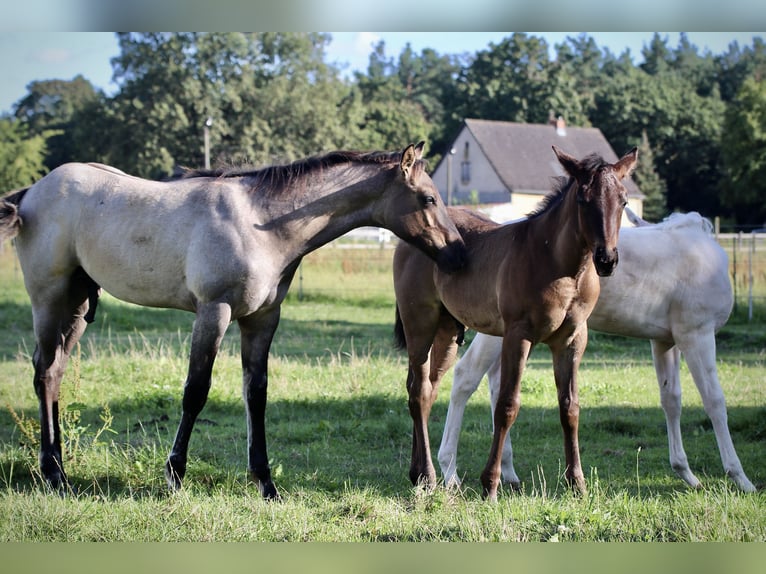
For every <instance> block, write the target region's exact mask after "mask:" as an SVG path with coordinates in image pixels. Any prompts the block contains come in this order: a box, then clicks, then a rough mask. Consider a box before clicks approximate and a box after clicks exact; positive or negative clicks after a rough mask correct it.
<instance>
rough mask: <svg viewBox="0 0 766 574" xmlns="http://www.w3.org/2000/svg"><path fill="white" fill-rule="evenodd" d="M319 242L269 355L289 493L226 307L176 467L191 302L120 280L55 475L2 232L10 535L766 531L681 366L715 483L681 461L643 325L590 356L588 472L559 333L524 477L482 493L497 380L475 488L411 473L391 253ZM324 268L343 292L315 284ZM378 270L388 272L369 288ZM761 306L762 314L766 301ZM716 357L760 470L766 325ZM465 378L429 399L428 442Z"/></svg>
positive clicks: (5, 511)
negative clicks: (172, 467)
mask: <svg viewBox="0 0 766 574" xmlns="http://www.w3.org/2000/svg"><path fill="white" fill-rule="evenodd" d="M355 266H356V267H358V266H359V264H358V263H348V262H346V263H344V259H343V257H340V258H339V259H337V258H336V259H333V258H332V257H331V256H330V255H329V253H328V252H325V251H322V250H320V251H319V252H318V253H316V254H313V255H312V256H311V257H310V258H308V259H307V261H306V262H305V264H304V269H303V270H302V272H303V274H304V279H305V280H306V282H305V283H304V290H303V293H301V294H300V295H301V296H300V297H299V296H298V280H297V279H296V284H295V285H294V287H293V290H292V292H291V295H290V297H289V298H288V301H287V302H286V304H285V306H284V310H283V319H282V322H281V324H280V327H279V330H278V332H277V337H276V340H275V342H274V345H273V349H272V358H271V363H270V386H269V405H268V408H267V435H268V439H269V453H270V456H271V459H272V460H271V462H272V469H273V471H274V474H275V477H276V483H277V486H278V488H280V490H281V492H282V495H283V497H284V500H283V501H282V502H281V503H265V502H264V501H262V500H261V499H260V496H259V494H258V490H257V488H256V487H255V486H254V485H253V484H250V483H249V482H248V479H247V474H246V432H245V425H244V407H243V403H242V400H241V372H240V361H239V354H238V353H239V336H238V333H237V329H236V326H232V327H231V328H230V331H229V333H228V334H227V337H226V340H225V342H224V345H223V349H222V352H221V354H220V356H219V359H218V361H217V363H216V367H215V370H214V374H213V388H212V390H211V392H210V398H209V401H208V404H207V406H206V408H205V410H204V411H203V412H202V415H201V417H200V420H199V421H198V424H197V426H196V427H195V432H194V435H193V436H192V440H191V447H190V460H189V468H188V473H187V477H186V480H185V488H184V489H183V490H182V491H180V492H177V493H169V492H168V491H167V489H166V486H165V482H164V478H163V473H162V467H163V464H164V460H165V457H166V456H167V453H168V450H169V448H170V445H171V443H172V440H173V436H174V433H175V429H176V425H177V423H178V419H179V416H180V409H181V396H182V383H183V380H184V377H185V370H186V365H187V353H188V348H189V336H190V330H191V325H192V321H193V316H192V315H191V314H186V313H181V312H174V311H164V310H156V309H142V308H137V307H134V306H129V305H126V304H123V303H121V302H119V301H116V300H114V299H112V298H110V297H108V296H104V297H103V298H102V302H101V304H100V306H99V311H98V315H97V318H96V322H95V323H94V324H93V325H91V326H90V327H89V330H88V332H87V333H86V335H85V337H84V338H83V341H82V344H81V346H80V348H79V349H78V352H77V353H76V356H75V357H74V359H73V361H72V362H71V363H70V366H69V368H68V370H67V374H66V377H65V382H64V395H63V397H62V402H63V403H64V406H63V409H62V410H63V412H64V419H65V420H64V435H65V438H66V461H65V464H66V469H67V472H68V474H69V477H70V480H71V481H72V483H73V486H74V489H75V490H74V492H72V493H70V495H69V496H66V497H63V498H61V497H58V496H56V495H53V494H51V493H50V492H46V490H45V488H44V486H43V485H42V484H41V481H40V477H39V474H38V471H37V445H36V440H37V432H38V430H37V427H38V423H37V401H36V398H35V396H34V392H33V390H32V384H31V379H32V368H31V365H30V360H29V359H30V356H31V353H32V349H33V346H34V344H33V337H32V332H31V313H30V308H29V302H28V298H27V296H26V293H25V291H24V289H23V285H22V280H21V277H20V273H19V272H18V269H17V267H16V266H15V263H14V258H13V254H12V251H11V250H10V249H8V248H7V246H6V249H5V250H3V251H1V252H0V327H1V328H0V540H2V541H700V540H705V541H762V542H763V541H766V494H764V492H763V491H759V492H758V493H755V494H742V493H740V492H738V491H736V489H735V488H734V487H733V485H732V484H731V483H730V481H728V479H726V477H725V476H724V475H723V470H722V468H721V463H720V458H719V454H718V449H717V447H716V444H715V437H714V433H713V431H712V427H711V425H710V422H709V420H708V418H707V416H706V415H705V413H704V410H703V409H702V406H701V402H700V398H699V395H698V393H697V391H696V389H695V388H694V385H693V383H692V381H691V378H690V377H689V375H688V372H686V370H685V368H684V371H683V373H682V377H683V388H684V413H683V419H682V430H683V434H684V445H685V447H686V451H687V454H688V455H689V459H690V463H691V466H692V469H693V470H694V471H695V473H696V474H697V475H698V476H699V478H700V479H701V480H702V481H703V483H704V488H703V489H701V490H698V491H692V490H690V489H688V488H687V487H686V486H685V484H684V483H683V482H682V481H681V480H680V479H679V478H677V477H676V476H675V475H674V474H673V472H672V470H671V469H670V465H669V463H668V450H667V437H666V433H665V422H664V416H663V413H662V410H661V408H660V406H659V397H658V392H657V388H656V382H655V380H654V371H653V367H652V363H651V357H650V352H649V345H648V343H646V342H643V341H631V340H627V339H621V338H616V337H611V336H607V335H603V334H598V333H593V334H592V335H591V340H590V344H589V348H588V352H587V354H586V357H585V359H584V361H583V366H582V370H581V393H580V395H581V396H580V399H581V405H582V411H581V422H580V441H581V448H582V457H583V468H584V470H585V472H586V479H587V481H588V489H589V492H588V494H587V495H585V496H581V497H578V496H574V495H572V494H571V493H570V492H569V491H568V489H567V488H566V487H565V485H564V484H563V482H562V479H561V476H562V474H563V470H564V469H563V442H562V438H561V429H560V426H559V422H558V411H557V408H556V399H555V388H554V385H553V381H552V373H551V368H550V361H549V357H548V353H547V351H546V350H545V349H544V348H540V349H537V350H536V351H535V352H534V353H533V355H532V360H531V361H530V365H529V367H528V370H527V372H526V376H525V378H524V381H523V386H522V408H521V414H520V415H519V419H518V420H517V422H516V425H515V426H514V427H513V429H512V436H513V440H514V454H515V462H516V469H517V472H518V474H519V476H520V477H521V479H522V481H523V492H522V493H521V494H511V493H508V492H503V493H501V496H500V499H499V501H498V503H497V504H489V503H487V502H485V501H483V500H482V499H481V496H480V494H479V492H480V484H479V480H478V476H479V473H480V472H481V469H482V468H483V465H484V463H485V461H486V457H487V454H488V451H489V443H490V438H491V423H490V419H489V415H488V413H489V408H488V393H487V392H486V391H485V390H480V391H479V392H478V393H476V395H475V397H474V398H473V399H472V401H471V402H470V403H469V406H468V409H467V411H466V416H465V421H464V426H463V433H462V435H461V442H460V454H459V457H460V460H459V464H460V470H461V473H462V474H463V476H464V488H463V490H462V491H447V490H445V489H443V488H439V489H437V490H435V491H434V492H422V491H420V490H418V489H415V488H413V487H412V485H411V484H410V483H409V480H408V478H407V472H408V468H409V457H410V443H411V438H410V437H411V434H410V433H411V422H410V418H409V414H408V411H407V404H406V391H405V386H404V381H405V374H406V361H405V358H404V356H403V355H402V354H400V353H397V352H395V351H394V350H393V349H392V346H391V334H392V325H393V315H394V310H393V296H392V293H391V290H390V281H391V279H390V267H387V266H386V264H385V262H384V263H381V264H378V265H369V266H361V267H359V268H356V267H355ZM309 276H322V277H325V278H326V282H327V283H328V284H329V283H331V282H333V281H335V282H336V283H341V282H342V284H343V285H345V286H346V287H347V288H348V292H347V293H345V294H343V296H341V297H338V296H337V295H332V294H329V291H322V290H321V289H318V290H316V291H312V290H310V289H307V288H305V285H306V284H308V280H307V279H308V277H309ZM371 286H375V287H376V288H375V289H371V288H370V287H371ZM760 316H762V315H760ZM718 359H719V365H718V367H719V374H720V378H721V381H722V384H723V387H724V392H725V394H726V397H727V403H728V407H729V424H730V427H731V430H732V436H733V440H734V445H735V447H736V448H737V452H738V454H739V456H740V459H741V460H742V463H743V466H744V468H745V471H746V472H747V473H748V476H749V477H750V479H751V480H752V481H753V482H754V483H756V484H757V485H759V486H760V485H763V484H764V483H765V482H766V457H764V454H765V450H764V445H765V444H766V384H765V383H766V369H764V366H765V363H766V325H764V324H762V323H755V324H754V323H745V322H740V321H739V320H736V321H733V322H732V323H731V324H730V325H727V327H726V328H725V329H724V330H723V331H722V332H721V334H720V336H719V354H718ZM450 384H451V373H450V374H448V376H447V377H446V378H445V381H444V386H443V387H442V390H441V393H440V396H439V399H438V400H437V403H436V405H435V407H434V410H433V413H432V418H431V427H430V428H431V441H432V448H433V450H434V454H435V451H436V449H437V448H438V444H439V441H440V439H441V432H442V425H443V422H444V417H445V414H446V409H447V404H448V399H449V392H450Z"/></svg>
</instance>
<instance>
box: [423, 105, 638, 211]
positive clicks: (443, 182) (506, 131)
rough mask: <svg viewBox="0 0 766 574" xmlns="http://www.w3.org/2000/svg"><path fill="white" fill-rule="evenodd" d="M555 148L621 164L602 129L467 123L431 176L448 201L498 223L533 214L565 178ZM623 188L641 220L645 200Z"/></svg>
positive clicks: (559, 123)
mask: <svg viewBox="0 0 766 574" xmlns="http://www.w3.org/2000/svg"><path fill="white" fill-rule="evenodd" d="M554 145H555V146H557V147H558V148H560V149H561V150H563V151H565V152H566V153H568V154H570V155H573V156H575V157H577V158H583V157H585V156H586V155H588V154H591V153H594V152H595V153H598V154H599V155H600V156H602V157H603V158H604V159H605V160H607V161H609V162H614V161H617V159H618V156H617V154H616V153H615V152H614V150H613V149H612V147H611V146H610V145H609V142H608V141H606V138H605V137H604V134H602V133H601V130H599V129H598V128H579V127H570V126H567V125H566V123H565V122H564V120H563V119H562V118H560V117H559V118H558V119H553V120H552V121H551V123H550V124H521V123H513V122H499V121H489V120H476V119H466V120H464V123H463V126H462V128H461V129H460V132H459V133H458V135H457V137H456V138H455V140H454V141H453V143H452V146H451V148H452V153H451V154H450V153H447V154H445V155H444V157H442V159H441V161H440V162H439V163H438V165H437V166H436V169H435V170H434V172H433V174H432V176H431V177H432V179H433V180H434V183H435V184H436V187H437V188H438V189H439V191H440V193H441V194H442V198H443V199H444V201H445V202H451V204H452V205H457V204H474V205H481V206H482V210H483V211H487V212H489V213H490V216H491V217H492V218H493V219H496V220H497V221H508V220H511V219H517V218H519V217H523V216H524V215H526V214H528V213H529V212H531V211H533V210H534V209H535V207H536V206H537V204H538V203H539V202H540V200H541V199H543V197H544V196H545V195H546V194H547V193H549V192H550V191H551V189H553V186H554V184H555V180H554V178H555V177H557V176H564V175H565V173H564V170H563V169H562V167H561V165H560V164H559V162H558V160H557V159H556V156H555V155H554V154H553V150H552V149H551V146H554ZM628 151H630V150H621V153H620V155H623V154H624V153H626V152H628ZM639 161H641V159H640V158H639ZM624 183H625V187H626V188H627V190H628V205H629V206H630V208H631V209H632V210H633V211H634V212H635V213H637V214H638V215H641V214H642V213H643V198H644V196H643V195H642V194H641V191H640V190H639V189H638V186H637V185H636V184H635V182H633V180H632V179H630V178H629V179H627V180H626V181H625V182H624ZM450 188H451V189H450ZM623 223H625V220H623Z"/></svg>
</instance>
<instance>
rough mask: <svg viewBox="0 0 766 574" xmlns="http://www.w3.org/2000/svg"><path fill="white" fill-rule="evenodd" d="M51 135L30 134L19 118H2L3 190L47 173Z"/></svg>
mask: <svg viewBox="0 0 766 574" xmlns="http://www.w3.org/2000/svg"><path fill="white" fill-rule="evenodd" d="M48 135H49V134H47V133H42V134H39V135H33V136H30V135H29V134H28V130H27V127H26V126H25V125H24V124H23V123H22V122H20V121H19V120H16V119H12V118H0V190H2V192H0V193H4V192H6V191H10V190H12V189H16V188H19V187H24V186H27V185H30V184H32V183H34V182H35V180H37V179H39V178H40V177H42V176H43V175H45V173H46V172H47V169H46V167H45V154H46V138H47V136H48Z"/></svg>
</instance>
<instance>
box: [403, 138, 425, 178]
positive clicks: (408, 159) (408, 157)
mask: <svg viewBox="0 0 766 574" xmlns="http://www.w3.org/2000/svg"><path fill="white" fill-rule="evenodd" d="M418 145H420V144H418ZM421 151H422V149H421ZM417 160H418V154H417V152H416V150H415V146H414V145H412V144H410V145H408V146H407V147H406V148H404V151H403V152H402V161H401V162H400V163H399V167H401V168H402V173H403V174H404V177H405V178H408V177H410V171H411V170H412V166H413V165H415V162H416V161H417Z"/></svg>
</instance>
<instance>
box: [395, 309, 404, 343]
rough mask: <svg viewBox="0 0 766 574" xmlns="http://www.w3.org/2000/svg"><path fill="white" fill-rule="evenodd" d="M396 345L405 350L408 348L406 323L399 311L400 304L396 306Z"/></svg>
mask: <svg viewBox="0 0 766 574" xmlns="http://www.w3.org/2000/svg"><path fill="white" fill-rule="evenodd" d="M394 347H395V348H396V349H399V350H400V351H403V350H405V349H406V348H407V338H406V337H405V336H404V323H402V316H401V314H400V313H399V305H397V306H396V321H395V322H394Z"/></svg>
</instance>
